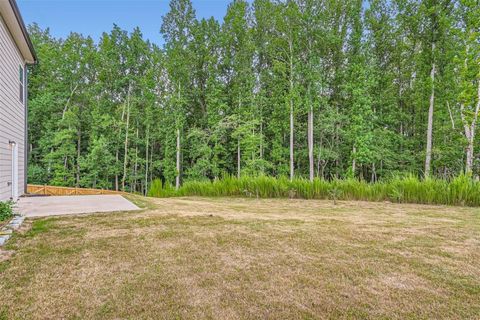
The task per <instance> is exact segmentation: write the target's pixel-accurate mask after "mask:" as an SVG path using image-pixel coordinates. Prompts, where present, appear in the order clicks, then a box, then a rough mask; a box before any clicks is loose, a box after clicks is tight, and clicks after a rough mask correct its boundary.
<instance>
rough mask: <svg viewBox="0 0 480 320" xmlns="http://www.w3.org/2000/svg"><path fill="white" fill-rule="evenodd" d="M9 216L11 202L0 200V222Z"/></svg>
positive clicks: (11, 206) (11, 209) (11, 212)
mask: <svg viewBox="0 0 480 320" xmlns="http://www.w3.org/2000/svg"><path fill="white" fill-rule="evenodd" d="M11 217H13V202H12V201H5V202H2V201H0V222H2V221H5V220H8V219H10V218H11Z"/></svg>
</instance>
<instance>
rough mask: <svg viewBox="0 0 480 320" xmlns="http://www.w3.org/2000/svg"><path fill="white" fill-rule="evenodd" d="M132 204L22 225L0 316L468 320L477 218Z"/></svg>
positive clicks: (479, 227) (479, 267) (478, 250)
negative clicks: (129, 208) (126, 209)
mask: <svg viewBox="0 0 480 320" xmlns="http://www.w3.org/2000/svg"><path fill="white" fill-rule="evenodd" d="M136 202H137V203H141V204H143V205H144V206H146V208H145V210H143V211H141V212H135V213H114V214H95V215H88V216H74V217H72V216H70V217H55V218H48V219H40V220H35V221H33V223H32V222H31V221H30V222H29V221H27V225H28V224H29V223H30V224H31V226H30V227H31V228H30V229H29V230H26V228H27V227H28V226H27V225H26V226H25V227H24V228H25V230H24V231H23V233H22V234H17V235H16V236H15V237H14V238H13V240H12V241H10V242H9V244H8V245H7V247H6V248H4V251H3V253H2V254H1V255H3V259H4V261H3V262H0V319H1V318H2V317H3V318H6V319H9V318H15V319H16V318H28V319H30V318H39V319H43V318H50V319H58V318H65V319H89V318H98V319H123V318H131V319H142V318H143V319H157V318H165V319H178V318H181V319H198V318H213V319H239V318H242V319H245V318H247V319H258V318H269V319H286V318H294V319H317V318H319V319H337V318H340V319H405V318H412V319H426V318H435V319H442V318H443V319H452V318H455V319H460V318H462V319H464V318H470V319H478V318H480V209H475V208H454V207H436V206H420V205H399V204H389V203H366V202H340V203H339V204H338V205H336V206H335V205H333V204H332V202H330V201H313V200H310V201H308V200H280V199H276V200H256V199H204V198H176V199H143V198H137V199H136ZM5 250H8V251H5ZM6 257H9V259H7V258H6Z"/></svg>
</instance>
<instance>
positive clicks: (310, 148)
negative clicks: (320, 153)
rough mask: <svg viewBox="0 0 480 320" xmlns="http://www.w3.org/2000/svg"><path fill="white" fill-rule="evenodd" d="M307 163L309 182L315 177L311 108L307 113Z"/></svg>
mask: <svg viewBox="0 0 480 320" xmlns="http://www.w3.org/2000/svg"><path fill="white" fill-rule="evenodd" d="M307 131H308V161H309V168H310V181H313V178H314V177H315V167H314V159H313V107H312V106H310V110H309V111H308V130H307Z"/></svg>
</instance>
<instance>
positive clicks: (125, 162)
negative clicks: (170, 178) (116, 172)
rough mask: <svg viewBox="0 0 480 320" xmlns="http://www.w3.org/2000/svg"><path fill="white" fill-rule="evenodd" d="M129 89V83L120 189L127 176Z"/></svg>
mask: <svg viewBox="0 0 480 320" xmlns="http://www.w3.org/2000/svg"><path fill="white" fill-rule="evenodd" d="M130 91H131V85H130V84H129V85H128V93H127V106H126V109H127V122H126V124H125V144H124V155H125V158H124V160H123V177H122V191H125V179H126V178H127V164H128V130H129V126H130Z"/></svg>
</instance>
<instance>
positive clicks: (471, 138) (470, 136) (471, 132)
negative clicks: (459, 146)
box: [460, 81, 480, 174]
mask: <svg viewBox="0 0 480 320" xmlns="http://www.w3.org/2000/svg"><path fill="white" fill-rule="evenodd" d="M479 112H480V81H478V84H477V104H476V106H475V113H474V114H473V120H472V122H471V123H468V121H467V120H466V118H465V106H464V104H463V103H462V104H461V105H460V115H461V116H462V122H463V128H464V131H465V138H466V139H467V150H466V157H467V159H466V163H465V173H467V174H470V173H471V172H472V169H473V151H474V142H475V128H476V126H477V121H478V113H479Z"/></svg>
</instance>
